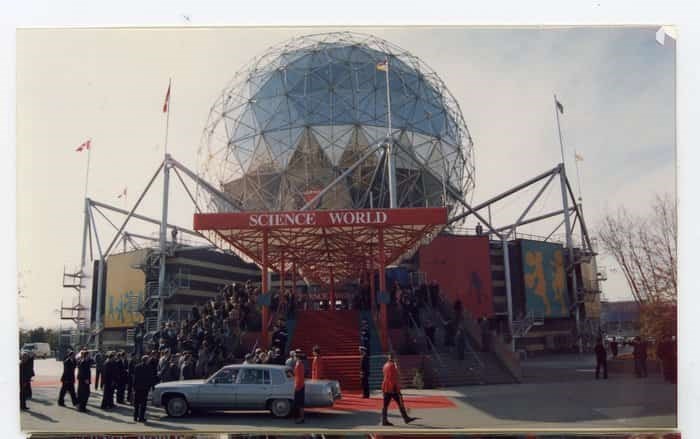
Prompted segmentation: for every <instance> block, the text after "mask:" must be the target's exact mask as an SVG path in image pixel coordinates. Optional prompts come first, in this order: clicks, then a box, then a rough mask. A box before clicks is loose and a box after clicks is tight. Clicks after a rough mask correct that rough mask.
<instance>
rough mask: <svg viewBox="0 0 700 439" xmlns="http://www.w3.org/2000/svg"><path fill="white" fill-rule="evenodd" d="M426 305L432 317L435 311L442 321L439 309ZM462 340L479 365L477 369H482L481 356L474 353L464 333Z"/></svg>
mask: <svg viewBox="0 0 700 439" xmlns="http://www.w3.org/2000/svg"><path fill="white" fill-rule="evenodd" d="M427 307H428V309H430V310H431V311H432V312H433V317H434V316H435V314H436V313H437V314H438V316H439V317H440V320H441V321H444V319H443V316H442V313H441V312H440V309H436V308H435V307H433V306H431V305H427ZM463 330H464V329H463ZM464 342H465V344H466V345H467V346H468V347H469V352H470V354H471V356H472V357H473V358H474V359H475V360H476V363H477V365H478V366H479V370H483V369H484V363H483V362H482V361H481V358H479V355H478V354H477V353H476V351H475V350H474V348H473V347H472V345H471V343H469V339H468V338H467V337H466V335H465V339H464Z"/></svg>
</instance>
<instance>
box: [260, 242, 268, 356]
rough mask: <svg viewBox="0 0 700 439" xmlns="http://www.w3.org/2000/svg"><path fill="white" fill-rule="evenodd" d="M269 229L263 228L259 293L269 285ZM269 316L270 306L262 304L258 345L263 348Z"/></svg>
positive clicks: (264, 291) (265, 290) (265, 345)
mask: <svg viewBox="0 0 700 439" xmlns="http://www.w3.org/2000/svg"><path fill="white" fill-rule="evenodd" d="M269 233H270V231H269V230H268V229H265V230H263V248H262V287H261V290H262V291H260V293H261V294H267V291H268V290H269V288H270V286H269V283H268V271H267V264H268V261H267V258H268V254H267V253H268V248H267V247H268V242H267V241H268V239H269ZM269 318H270V307H269V305H263V306H262V325H261V328H260V345H261V346H262V347H263V348H265V349H266V348H267V321H268V319H269Z"/></svg>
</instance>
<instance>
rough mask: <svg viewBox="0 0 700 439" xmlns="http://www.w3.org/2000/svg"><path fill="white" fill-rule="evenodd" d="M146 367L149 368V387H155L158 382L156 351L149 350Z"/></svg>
mask: <svg viewBox="0 0 700 439" xmlns="http://www.w3.org/2000/svg"><path fill="white" fill-rule="evenodd" d="M148 368H149V369H150V370H151V375H153V376H152V377H151V387H155V386H156V384H158V353H157V352H156V351H153V352H151V356H150V357H149V360H148Z"/></svg>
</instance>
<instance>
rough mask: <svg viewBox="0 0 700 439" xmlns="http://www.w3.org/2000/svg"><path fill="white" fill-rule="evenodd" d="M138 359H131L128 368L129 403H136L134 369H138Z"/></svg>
mask: <svg viewBox="0 0 700 439" xmlns="http://www.w3.org/2000/svg"><path fill="white" fill-rule="evenodd" d="M137 359H138V357H137V356H136V355H132V356H131V357H130V358H129V361H128V362H127V366H126V400H127V402H129V403H133V402H134V379H133V377H134V368H135V367H136V362H137Z"/></svg>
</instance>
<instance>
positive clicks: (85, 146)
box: [75, 139, 91, 152]
mask: <svg viewBox="0 0 700 439" xmlns="http://www.w3.org/2000/svg"><path fill="white" fill-rule="evenodd" d="M90 142H91V140H90V139H88V140H86V141H84V142H83V143H81V144H80V146H79V147H77V148H75V150H76V151H77V152H83V151H84V150H86V149H90Z"/></svg>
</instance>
